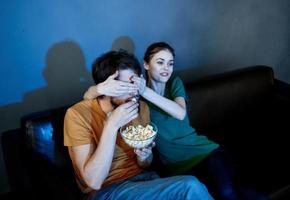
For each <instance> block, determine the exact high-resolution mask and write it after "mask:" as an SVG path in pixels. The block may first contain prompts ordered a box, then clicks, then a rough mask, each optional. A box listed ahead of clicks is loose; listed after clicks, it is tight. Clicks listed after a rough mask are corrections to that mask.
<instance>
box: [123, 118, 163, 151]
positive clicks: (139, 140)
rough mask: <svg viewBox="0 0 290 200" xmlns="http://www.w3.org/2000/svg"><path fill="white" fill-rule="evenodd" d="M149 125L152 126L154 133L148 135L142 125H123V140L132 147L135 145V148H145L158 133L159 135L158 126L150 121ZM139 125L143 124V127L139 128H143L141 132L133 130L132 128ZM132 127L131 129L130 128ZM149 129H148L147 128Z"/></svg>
mask: <svg viewBox="0 0 290 200" xmlns="http://www.w3.org/2000/svg"><path fill="white" fill-rule="evenodd" d="M149 125H151V126H152V128H153V129H152V134H151V135H150V136H149V137H147V135H146V134H145V132H144V131H145V130H146V129H145V127H143V126H141V125H131V126H128V127H121V129H120V133H121V136H122V138H123V140H124V141H125V142H126V144H128V145H129V146H130V147H133V148H135V149H140V148H144V147H146V146H148V145H150V144H151V143H152V142H153V141H154V139H155V137H156V135H157V131H158V130H157V126H156V125H155V124H153V123H150V124H149ZM137 126H141V127H142V128H143V129H139V130H142V131H143V132H142V131H141V132H140V133H139V134H138V133H137V132H133V131H132V129H133V127H134V128H135V130H136V129H138V128H137ZM130 128H131V130H130ZM147 131H148V129H147Z"/></svg>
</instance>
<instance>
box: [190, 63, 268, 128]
mask: <svg viewBox="0 0 290 200" xmlns="http://www.w3.org/2000/svg"><path fill="white" fill-rule="evenodd" d="M273 84H274V77H273V70H272V68H270V67H267V66H253V67H248V68H242V69H239V70H234V71H231V72H226V73H223V74H218V75H213V76H209V77H207V78H204V79H200V80H195V81H191V82H186V84H185V87H186V91H187V95H188V114H189V118H190V120H191V124H192V125H193V126H194V127H195V128H197V129H198V131H201V132H205V133H207V132H209V133H210V132H211V130H214V131H215V132H216V131H218V130H219V129H223V125H224V123H225V122H227V123H228V122H231V121H233V120H235V118H236V120H241V119H240V118H237V116H246V115H247V114H251V112H254V111H255V110H258V109H260V108H261V107H262V106H263V105H265V104H267V102H268V101H269V100H270V98H271V93H272V90H273ZM221 131H222V130H221Z"/></svg>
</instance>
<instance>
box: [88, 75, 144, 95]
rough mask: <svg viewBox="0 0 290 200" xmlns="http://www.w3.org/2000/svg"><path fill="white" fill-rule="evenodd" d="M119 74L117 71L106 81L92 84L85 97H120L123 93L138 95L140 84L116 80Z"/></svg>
mask: <svg viewBox="0 0 290 200" xmlns="http://www.w3.org/2000/svg"><path fill="white" fill-rule="evenodd" d="M118 75H119V72H118V71H116V72H115V73H114V74H112V75H111V76H109V77H108V78H107V79H106V80H105V81H104V82H102V83H99V84H98V85H94V86H91V87H90V88H89V89H88V90H87V91H86V93H85V94H84V99H94V98H96V97H98V96H101V95H106V96H110V97H118V96H123V95H137V94H138V86H137V85H136V84H133V83H129V82H124V81H118V80H115V79H116V78H117V77H118Z"/></svg>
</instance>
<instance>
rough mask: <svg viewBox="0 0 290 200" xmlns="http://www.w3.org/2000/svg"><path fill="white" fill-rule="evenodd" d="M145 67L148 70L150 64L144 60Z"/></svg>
mask: <svg viewBox="0 0 290 200" xmlns="http://www.w3.org/2000/svg"><path fill="white" fill-rule="evenodd" d="M143 66H144V69H146V70H148V69H149V65H148V64H147V63H146V62H145V61H144V63H143Z"/></svg>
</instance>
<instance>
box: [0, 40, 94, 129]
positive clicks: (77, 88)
mask: <svg viewBox="0 0 290 200" xmlns="http://www.w3.org/2000/svg"><path fill="white" fill-rule="evenodd" d="M45 63H46V66H45V68H44V70H43V73H42V75H43V77H44V78H45V80H46V82H47V86H46V87H42V88H39V89H36V90H33V91H30V92H27V93H26V94H25V95H24V97H23V100H22V102H21V103H17V104H10V105H7V106H4V107H1V108H0V113H1V125H0V131H1V132H2V131H4V130H7V129H11V128H17V127H19V125H20V118H21V116H23V115H25V114H29V113H32V112H36V111H41V110H45V109H50V108H56V107H60V106H65V105H70V104H73V103H75V102H77V101H79V100H80V99H82V95H83V93H84V91H85V90H86V89H87V88H88V87H89V85H91V84H93V82H92V79H91V74H90V73H89V72H88V71H87V70H86V63H85V57H84V54H83V52H82V50H81V48H80V46H79V45H78V44H77V43H75V42H73V41H64V42H59V43H56V44H54V45H53V46H52V47H51V48H50V49H49V50H48V52H47V54H46V62H45ZM2 122H3V123H2Z"/></svg>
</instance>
